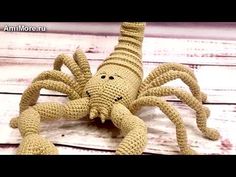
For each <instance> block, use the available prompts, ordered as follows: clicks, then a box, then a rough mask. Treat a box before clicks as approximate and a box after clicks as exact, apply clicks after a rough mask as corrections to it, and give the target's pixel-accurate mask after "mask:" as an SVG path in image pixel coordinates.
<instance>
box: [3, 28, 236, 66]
mask: <svg viewBox="0 0 236 177" xmlns="http://www.w3.org/2000/svg"><path fill="white" fill-rule="evenodd" d="M0 39H1V43H0V57H5V58H9V57H16V58H32V59H37V58H40V59H55V57H56V56H57V55H59V54H60V53H65V54H72V53H73V52H74V51H75V50H76V48H80V49H82V50H83V51H84V52H85V53H86V56H87V57H88V58H89V59H96V60H98V59H100V60H103V59H104V58H106V57H107V56H108V55H109V54H110V53H111V52H112V51H113V49H114V46H115V45H116V44H117V39H118V36H104V35H103V36H97V35H81V34H73V35H71V34H55V33H20V32H14V33H11V32H8V33H6V32H0ZM143 61H146V62H153V63H155V62H179V63H187V64H198V65H200V64H201V65H202V64H204V65H235V64H236V42H235V41H227V40H203V39H175V38H171V39H169V38H159V37H147V38H145V39H144V42H143Z"/></svg>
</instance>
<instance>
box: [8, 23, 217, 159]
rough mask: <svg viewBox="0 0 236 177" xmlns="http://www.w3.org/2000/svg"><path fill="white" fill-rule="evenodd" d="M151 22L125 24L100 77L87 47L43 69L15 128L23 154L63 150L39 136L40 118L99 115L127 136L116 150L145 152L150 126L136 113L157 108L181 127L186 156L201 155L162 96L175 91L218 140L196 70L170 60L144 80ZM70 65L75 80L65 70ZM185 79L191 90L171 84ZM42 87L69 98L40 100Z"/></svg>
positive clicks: (180, 142)
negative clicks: (210, 125) (145, 40)
mask: <svg viewBox="0 0 236 177" xmlns="http://www.w3.org/2000/svg"><path fill="white" fill-rule="evenodd" d="M144 29H145V23H133V22H124V23H122V24H121V28H120V36H119V42H118V44H117V45H116V46H115V48H114V51H113V52H112V53H111V54H110V55H109V56H108V57H107V58H106V59H105V60H104V61H103V63H102V64H101V65H100V66H99V67H98V69H97V72H96V74H95V75H94V76H92V73H91V71H90V66H89V64H88V61H87V59H86V57H85V55H84V54H83V52H82V51H81V50H77V51H76V52H75V53H74V55H73V58H72V57H69V56H66V55H64V54H62V55H59V56H58V57H57V58H56V59H55V61H54V69H53V70H51V71H46V72H43V73H41V74H40V75H39V76H38V77H37V78H35V79H34V80H33V82H32V84H31V85H30V86H29V87H28V88H27V89H26V90H25V91H24V93H23V95H22V98H21V101H20V115H19V116H18V117H16V118H13V119H12V120H11V122H10V126H11V127H13V128H17V127H18V128H19V131H20V133H21V136H22V138H23V139H22V142H21V143H20V146H19V148H18V150H17V154H58V150H57V148H56V147H55V146H54V145H53V144H52V143H51V142H49V141H48V140H47V139H45V138H43V137H42V136H40V135H39V127H40V121H45V120H51V121H52V120H58V119H61V118H63V119H66V120H79V119H81V118H84V117H86V116H87V117H89V118H90V119H94V118H96V117H99V118H100V119H101V121H102V122H105V121H106V120H109V121H112V123H113V124H114V125H115V126H116V127H118V128H119V129H120V130H121V131H122V132H123V133H124V135H125V137H124V138H123V140H122V141H121V143H120V144H119V146H118V147H117V150H116V154H142V153H143V151H144V148H145V146H146V144H147V126H146V125H145V122H144V121H143V120H142V119H140V118H139V117H137V116H136V115H135V112H136V111H137V110H138V109H140V108H141V107H142V106H157V107H158V108H159V109H160V110H161V111H162V112H163V113H164V114H165V115H166V116H167V117H168V118H169V119H170V120H171V121H172V122H173V123H174V125H175V126H176V137H177V142H178V145H179V148H180V152H181V153H182V154H195V153H196V152H195V151H194V150H192V149H191V148H190V147H189V145H188V143H187V134H186V128H185V126H184V123H183V120H182V119H181V116H180V114H179V113H178V111H177V110H176V109H175V107H173V106H172V105H171V104H170V103H168V102H167V101H165V100H164V99H163V98H162V96H170V95H174V96H176V97H177V98H179V99H180V100H181V101H182V102H184V103H185V104H187V105H188V106H189V107H191V108H192V109H193V110H195V112H196V122H197V126H198V128H199V129H200V131H201V132H202V133H203V135H204V136H205V137H207V138H209V139H211V140H217V139H218V138H219V133H218V132H217V130H215V129H212V128H208V127H207V118H208V117H209V114H210V111H209V109H208V108H207V107H204V106H203V105H202V102H204V101H206V99H207V96H206V94H204V93H202V92H201V91H200V88H199V85H198V83H197V79H196V77H195V76H194V74H193V72H192V71H191V69H189V68H188V67H186V66H184V65H181V64H177V63H165V64H162V65H159V66H158V67H157V68H156V69H154V70H153V71H152V72H151V73H150V74H149V75H148V76H147V78H146V79H145V80H143V65H142V42H143V37H144ZM63 64H64V65H65V66H67V67H68V68H69V70H70V71H71V73H72V74H73V76H74V78H72V77H70V76H69V75H67V74H65V73H63V72H61V67H62V65H63ZM175 79H181V80H182V81H183V82H184V83H185V84H186V85H188V87H189V89H190V91H191V93H190V92H187V91H184V90H182V89H179V88H174V87H170V86H162V85H164V84H165V83H167V82H169V81H172V80H175ZM41 89H48V90H53V91H58V92H61V93H64V94H66V95H67V96H68V98H69V101H68V102H67V103H66V104H60V103H50V102H48V103H38V104H36V103H37V100H38V97H39V95H40V90H41Z"/></svg>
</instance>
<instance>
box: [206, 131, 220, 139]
mask: <svg viewBox="0 0 236 177" xmlns="http://www.w3.org/2000/svg"><path fill="white" fill-rule="evenodd" d="M204 135H205V136H206V137H207V138H209V139H210V140H218V139H219V138H220V133H219V132H218V131H217V130H216V129H213V128H209V129H208V130H207V132H206V133H205V134H204Z"/></svg>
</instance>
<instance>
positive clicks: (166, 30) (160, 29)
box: [0, 22, 236, 40]
mask: <svg viewBox="0 0 236 177" xmlns="http://www.w3.org/2000/svg"><path fill="white" fill-rule="evenodd" d="M6 25H8V26H18V25H25V26H36V27H38V26H44V27H46V29H47V30H46V32H53V33H71V34H95V35H104V34H106V35H108V34H109V35H117V34H119V29H120V22H76V23H72V22H70V23H69V22H66V23H64V22H60V23H58V22H17V23H16V22H0V30H1V31H3V29H4V27H5V26H6ZM235 29H236V23H235V22H147V25H146V29H145V36H156V37H157V36H159V37H171V38H202V39H225V40H235V39H236V32H235V31H236V30H235Z"/></svg>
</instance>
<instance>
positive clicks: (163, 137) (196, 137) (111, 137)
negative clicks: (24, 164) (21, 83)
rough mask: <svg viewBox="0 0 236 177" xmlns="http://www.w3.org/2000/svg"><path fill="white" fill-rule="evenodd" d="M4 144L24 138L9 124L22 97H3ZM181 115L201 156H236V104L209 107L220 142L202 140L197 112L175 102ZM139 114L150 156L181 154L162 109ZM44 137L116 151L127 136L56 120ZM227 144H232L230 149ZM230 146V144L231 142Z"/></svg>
mask: <svg viewBox="0 0 236 177" xmlns="http://www.w3.org/2000/svg"><path fill="white" fill-rule="evenodd" d="M0 100H7V101H6V102H4V101H1V103H0V107H1V112H0V144H17V143H19V142H20V140H21V137H20V134H19V131H18V129H12V128H10V127H9V125H8V123H9V121H10V119H11V118H12V117H15V116H17V115H18V108H17V107H16V105H18V103H19V100H20V96H18V95H5V94H0ZM39 101H40V102H45V101H51V102H54V101H57V102H62V103H64V102H66V99H65V98H60V97H47V96H43V97H40V100H39ZM172 104H173V105H174V106H175V107H176V108H177V109H178V110H179V112H180V113H181V115H182V117H183V120H184V122H185V125H186V128H187V133H188V139H189V144H190V145H191V147H192V148H194V149H195V150H196V151H198V152H199V153H200V154H236V146H235V145H236V138H235V133H236V130H235V128H234V127H235V126H236V111H235V110H236V106H235V105H211V104H209V105H207V107H209V108H210V110H211V112H212V113H211V116H210V118H209V121H208V124H209V127H214V128H216V129H218V130H219V131H220V133H221V138H220V140H218V141H210V140H208V139H205V138H204V137H202V134H201V132H200V131H199V130H198V129H197V128H196V123H195V115H194V112H193V111H192V110H191V109H190V108H188V107H187V106H185V105H183V104H180V103H172ZM137 115H138V116H139V117H140V118H142V119H143V120H144V121H145V122H146V123H147V126H148V132H149V134H148V145H147V147H146V149H145V152H146V153H154V154H178V147H177V143H176V138H175V127H174V125H173V124H172V123H171V122H170V120H169V119H168V118H166V116H165V115H164V114H163V113H162V112H161V111H160V110H159V109H158V108H152V107H149V108H148V107H144V108H142V110H140V111H139V112H138V113H137ZM41 125H42V126H41V135H42V136H44V137H46V138H47V139H49V140H50V141H52V142H53V143H56V144H65V145H72V146H77V147H80V148H91V149H94V150H112V151H114V150H115V149H116V147H117V145H118V144H119V142H120V141H121V140H122V138H123V136H122V135H121V134H120V132H119V130H118V129H117V128H116V127H114V126H113V125H112V124H111V123H110V122H106V123H105V124H102V123H100V121H98V120H95V121H90V120H87V119H83V120H81V121H64V120H60V121H55V122H50V123H49V122H43V123H42V124H41ZM226 142H230V147H228V146H227V143H226ZM228 144H229V143H228Z"/></svg>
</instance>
